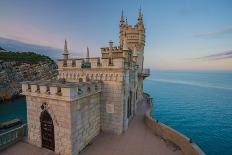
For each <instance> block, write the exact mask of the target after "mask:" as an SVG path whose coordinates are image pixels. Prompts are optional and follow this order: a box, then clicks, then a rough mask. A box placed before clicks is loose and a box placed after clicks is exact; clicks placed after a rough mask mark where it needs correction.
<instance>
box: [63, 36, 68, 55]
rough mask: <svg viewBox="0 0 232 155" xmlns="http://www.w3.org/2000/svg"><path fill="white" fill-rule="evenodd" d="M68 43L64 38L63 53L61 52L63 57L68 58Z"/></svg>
mask: <svg viewBox="0 0 232 155" xmlns="http://www.w3.org/2000/svg"><path fill="white" fill-rule="evenodd" d="M68 55H69V54H68V43H67V40H66V39H65V41H64V53H63V56H64V59H68Z"/></svg>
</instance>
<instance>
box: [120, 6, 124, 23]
mask: <svg viewBox="0 0 232 155" xmlns="http://www.w3.org/2000/svg"><path fill="white" fill-rule="evenodd" d="M121 21H124V15H123V9H122V14H121Z"/></svg>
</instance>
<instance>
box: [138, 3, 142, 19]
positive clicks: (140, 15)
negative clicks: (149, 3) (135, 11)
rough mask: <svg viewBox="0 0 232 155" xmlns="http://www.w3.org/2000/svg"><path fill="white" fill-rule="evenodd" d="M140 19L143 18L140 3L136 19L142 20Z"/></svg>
mask: <svg viewBox="0 0 232 155" xmlns="http://www.w3.org/2000/svg"><path fill="white" fill-rule="evenodd" d="M142 20H143V13H142V9H141V5H140V8H139V16H138V21H142Z"/></svg>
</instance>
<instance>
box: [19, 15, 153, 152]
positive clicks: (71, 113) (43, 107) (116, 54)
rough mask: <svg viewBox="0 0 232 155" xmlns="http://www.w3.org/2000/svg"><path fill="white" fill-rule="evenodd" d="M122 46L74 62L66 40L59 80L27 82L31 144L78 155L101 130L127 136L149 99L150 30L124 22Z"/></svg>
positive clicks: (141, 25) (111, 43) (25, 92)
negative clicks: (147, 37) (147, 43)
mask: <svg viewBox="0 0 232 155" xmlns="http://www.w3.org/2000/svg"><path fill="white" fill-rule="evenodd" d="M119 34H120V37H119V38H120V43H119V46H118V47H116V46H114V45H113V42H112V41H110V42H109V46H108V47H104V48H101V57H98V58H90V57H89V51H88V49H87V57H86V58H76V59H72V58H69V52H68V48H67V42H66V41H65V45H64V53H63V59H59V60H58V71H59V75H58V80H57V81H37V82H24V83H23V84H22V90H23V94H24V95H25V96H26V101H27V120H28V140H29V143H31V144H34V145H36V146H39V147H45V148H48V149H51V150H53V151H55V152H56V153H57V154H78V153H79V152H80V151H81V150H82V149H83V148H84V147H85V146H86V145H88V143H90V142H91V140H92V139H93V138H94V137H95V136H96V135H98V134H99V133H100V132H112V133H115V134H121V133H122V132H125V131H126V130H127V128H128V125H129V123H130V121H131V119H132V118H133V116H134V114H135V111H136V108H137V104H138V102H139V101H141V99H142V98H143V96H142V95H143V80H144V78H145V77H147V76H148V75H149V70H148V69H143V61H144V45H145V29H144V24H143V17H142V13H141V11H140V13H139V16H138V21H137V24H136V25H135V26H133V27H132V26H131V25H128V24H127V21H124V17H123V14H122V16H121V20H120V33H119Z"/></svg>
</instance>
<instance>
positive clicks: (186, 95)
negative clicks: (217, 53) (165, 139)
mask: <svg viewBox="0 0 232 155" xmlns="http://www.w3.org/2000/svg"><path fill="white" fill-rule="evenodd" d="M144 91H145V92H147V93H149V94H150V95H151V96H152V97H153V100H154V101H153V105H154V106H153V112H152V117H153V118H155V119H158V120H159V121H160V122H162V123H164V124H167V125H169V126H171V127H172V128H174V129H176V130H177V131H179V132H181V133H183V134H185V135H186V136H188V137H189V138H191V139H192V140H193V142H195V143H196V144H197V145H198V146H199V147H200V148H201V149H202V150H203V151H204V152H205V153H206V154H207V155H232V72H152V73H151V75H150V77H148V78H147V79H146V80H145V81H144Z"/></svg>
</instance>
